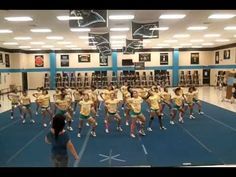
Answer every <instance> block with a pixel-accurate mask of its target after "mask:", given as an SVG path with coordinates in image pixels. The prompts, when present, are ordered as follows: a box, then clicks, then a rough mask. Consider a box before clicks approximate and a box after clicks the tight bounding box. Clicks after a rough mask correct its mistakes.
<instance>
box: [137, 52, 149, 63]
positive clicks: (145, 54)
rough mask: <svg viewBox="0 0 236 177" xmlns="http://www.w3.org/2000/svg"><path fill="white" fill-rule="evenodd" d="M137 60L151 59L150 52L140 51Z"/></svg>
mask: <svg viewBox="0 0 236 177" xmlns="http://www.w3.org/2000/svg"><path fill="white" fill-rule="evenodd" d="M139 61H143V62H147V61H151V54H150V53H140V54H139Z"/></svg>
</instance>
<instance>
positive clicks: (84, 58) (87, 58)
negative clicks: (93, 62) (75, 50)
mask: <svg viewBox="0 0 236 177" xmlns="http://www.w3.org/2000/svg"><path fill="white" fill-rule="evenodd" d="M78 62H79V63H83V62H90V54H81V55H78Z"/></svg>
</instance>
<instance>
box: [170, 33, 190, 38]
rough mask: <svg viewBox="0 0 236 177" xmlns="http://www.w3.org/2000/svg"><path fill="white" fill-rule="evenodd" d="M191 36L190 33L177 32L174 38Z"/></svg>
mask: <svg viewBox="0 0 236 177" xmlns="http://www.w3.org/2000/svg"><path fill="white" fill-rule="evenodd" d="M189 36H190V35H189V34H176V35H174V36H173V37H174V38H187V37H189Z"/></svg>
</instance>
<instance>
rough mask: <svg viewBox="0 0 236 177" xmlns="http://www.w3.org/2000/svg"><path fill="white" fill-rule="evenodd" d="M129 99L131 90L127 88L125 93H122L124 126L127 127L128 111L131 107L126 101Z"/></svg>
mask: <svg viewBox="0 0 236 177" xmlns="http://www.w3.org/2000/svg"><path fill="white" fill-rule="evenodd" d="M130 98H131V88H130V87H128V89H127V90H126V91H124V92H123V104H124V111H125V113H124V117H125V125H126V126H129V120H130V110H131V106H130V104H129V102H128V99H130Z"/></svg>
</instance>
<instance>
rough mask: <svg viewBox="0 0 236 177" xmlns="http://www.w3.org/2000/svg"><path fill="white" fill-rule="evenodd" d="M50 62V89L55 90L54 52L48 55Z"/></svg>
mask: <svg viewBox="0 0 236 177" xmlns="http://www.w3.org/2000/svg"><path fill="white" fill-rule="evenodd" d="M49 60H50V89H55V87H56V83H55V82H56V81H55V78H56V54H55V52H51V53H50V54H49Z"/></svg>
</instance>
